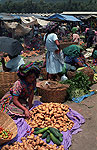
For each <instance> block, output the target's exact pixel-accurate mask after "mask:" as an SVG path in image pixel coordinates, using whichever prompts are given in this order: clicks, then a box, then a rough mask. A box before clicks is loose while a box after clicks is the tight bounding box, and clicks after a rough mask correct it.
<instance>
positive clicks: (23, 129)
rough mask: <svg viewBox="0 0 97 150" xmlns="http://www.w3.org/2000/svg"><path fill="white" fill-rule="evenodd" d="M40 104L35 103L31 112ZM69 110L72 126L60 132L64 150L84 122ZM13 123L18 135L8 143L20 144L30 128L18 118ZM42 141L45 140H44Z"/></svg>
mask: <svg viewBox="0 0 97 150" xmlns="http://www.w3.org/2000/svg"><path fill="white" fill-rule="evenodd" d="M40 104H42V103H41V102H40V101H35V102H34V106H33V107H32V108H31V110H33V108H34V107H36V106H38V105H40ZM69 109H70V111H69V112H68V113H67V116H68V117H69V118H70V119H71V120H72V121H73V122H74V126H73V127H72V129H71V130H67V132H62V134H63V142H62V143H61V144H62V145H64V149H65V150H68V148H69V147H70V146H71V138H72V134H76V133H78V132H80V131H82V129H81V128H80V126H81V125H82V124H83V123H84V122H85V119H84V117H83V116H82V115H81V114H79V113H78V112H76V111H74V110H72V109H71V108H69ZM14 121H15V123H16V125H17V128H18V135H17V136H16V137H15V138H14V139H13V140H11V141H10V142H9V143H13V142H14V141H18V142H21V137H24V136H27V134H28V133H27V131H31V127H30V126H29V125H28V124H27V123H26V121H25V120H24V119H23V118H18V119H17V120H14ZM44 141H46V140H45V139H44ZM9 143H6V144H9ZM49 144H53V142H50V143H49Z"/></svg>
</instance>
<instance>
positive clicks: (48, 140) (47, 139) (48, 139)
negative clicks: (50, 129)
mask: <svg viewBox="0 0 97 150" xmlns="http://www.w3.org/2000/svg"><path fill="white" fill-rule="evenodd" d="M46 142H47V143H50V135H49V134H48V135H47V138H46Z"/></svg>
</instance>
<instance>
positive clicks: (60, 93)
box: [38, 80, 69, 103]
mask: <svg viewBox="0 0 97 150" xmlns="http://www.w3.org/2000/svg"><path fill="white" fill-rule="evenodd" d="M46 82H47V80H45V81H41V83H40V87H38V92H39V95H40V96H42V101H43V102H47V103H49V102H54V103H62V102H64V101H65V98H66V96H67V88H68V87H69V85H67V84H66V85H65V84H59V83H58V82H55V81H49V82H50V84H52V83H53V84H55V85H57V86H55V87H54V86H53V87H49V88H48V87H47V88H45V87H44V84H45V83H46Z"/></svg>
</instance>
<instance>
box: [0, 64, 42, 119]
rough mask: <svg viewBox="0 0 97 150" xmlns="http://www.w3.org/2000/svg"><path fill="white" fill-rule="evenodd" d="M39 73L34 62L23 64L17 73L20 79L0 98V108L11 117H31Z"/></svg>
mask: <svg viewBox="0 0 97 150" xmlns="http://www.w3.org/2000/svg"><path fill="white" fill-rule="evenodd" d="M39 73H40V71H39V69H38V67H36V66H34V65H33V63H27V64H23V65H21V66H20V67H19V70H18V73H17V75H18V76H19V79H18V80H17V81H16V82H15V83H14V85H13V87H12V88H10V90H9V91H8V92H7V93H6V94H5V95H4V96H3V98H2V99H1V100H0V110H1V111H3V112H6V113H7V114H9V115H10V116H11V117H14V116H24V117H30V112H29V109H30V108H31V107H32V101H33V96H34V89H35V87H36V79H37V78H38V77H39ZM27 99H28V101H27Z"/></svg>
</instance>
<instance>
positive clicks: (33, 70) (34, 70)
mask: <svg viewBox="0 0 97 150" xmlns="http://www.w3.org/2000/svg"><path fill="white" fill-rule="evenodd" d="M33 73H34V74H35V76H36V79H37V78H39V74H40V70H38V69H36V68H32V69H30V70H29V71H28V72H27V73H26V74H25V75H24V76H22V75H21V74H20V73H19V72H18V73H17V75H18V77H19V78H20V79H21V80H25V79H26V77H27V76H29V75H31V74H33Z"/></svg>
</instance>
